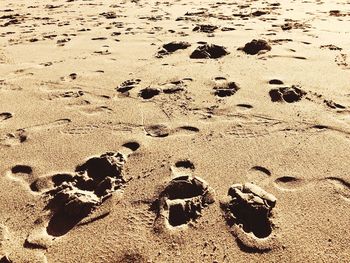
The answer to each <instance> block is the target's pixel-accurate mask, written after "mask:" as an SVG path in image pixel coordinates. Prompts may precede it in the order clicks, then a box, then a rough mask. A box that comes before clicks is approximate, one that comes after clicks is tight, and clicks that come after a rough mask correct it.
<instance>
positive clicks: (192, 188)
mask: <svg viewBox="0 0 350 263" xmlns="http://www.w3.org/2000/svg"><path fill="white" fill-rule="evenodd" d="M212 203H214V191H213V189H212V188H210V187H209V186H208V184H207V183H206V182H205V181H204V180H202V179H201V178H199V177H193V176H191V175H183V176H178V177H175V178H174V179H172V180H171V181H170V182H169V183H168V185H167V186H166V187H165V189H164V190H163V191H162V192H161V193H160V195H159V199H158V200H157V201H156V202H155V204H156V205H157V207H156V213H157V218H156V221H155V228H157V229H164V228H166V229H178V228H181V229H182V228H183V227H186V226H188V225H189V224H191V223H193V222H195V221H196V219H198V218H199V217H200V216H201V213H202V210H203V209H204V208H205V207H207V206H209V205H210V204H212Z"/></svg>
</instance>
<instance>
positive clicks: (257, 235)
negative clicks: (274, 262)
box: [222, 183, 276, 251]
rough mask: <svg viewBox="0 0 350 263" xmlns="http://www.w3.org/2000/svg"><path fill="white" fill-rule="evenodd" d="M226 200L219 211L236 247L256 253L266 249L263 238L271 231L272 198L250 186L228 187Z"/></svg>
mask: <svg viewBox="0 0 350 263" xmlns="http://www.w3.org/2000/svg"><path fill="white" fill-rule="evenodd" d="M228 197H229V201H228V202H226V203H222V209H223V210H224V214H225V218H226V221H227V224H228V225H229V227H230V229H231V230H232V232H233V234H234V235H235V236H236V238H237V241H238V242H239V244H240V247H241V248H242V249H243V247H244V249H248V250H257V251H264V250H268V249H270V247H271V244H270V243H269V242H270V240H269V239H267V238H269V237H270V236H271V235H272V231H273V223H272V221H271V217H272V209H273V208H274V207H275V205H276V197H274V196H273V195H272V194H270V193H267V192H266V191H265V190H263V189H262V188H260V187H259V186H257V185H255V184H252V183H245V184H234V185H232V186H231V187H230V189H229V191H228Z"/></svg>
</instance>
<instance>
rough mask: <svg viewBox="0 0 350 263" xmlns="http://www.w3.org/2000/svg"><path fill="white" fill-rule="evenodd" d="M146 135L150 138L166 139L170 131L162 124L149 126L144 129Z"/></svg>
mask: <svg viewBox="0 0 350 263" xmlns="http://www.w3.org/2000/svg"><path fill="white" fill-rule="evenodd" d="M145 131H146V134H147V135H148V136H151V137H156V138H157V137H161V138H162V137H167V136H168V135H169V133H170V129H169V128H168V127H167V126H166V125H163V124H156V125H149V126H146V127H145Z"/></svg>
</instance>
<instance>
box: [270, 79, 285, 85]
mask: <svg viewBox="0 0 350 263" xmlns="http://www.w3.org/2000/svg"><path fill="white" fill-rule="evenodd" d="M269 84H270V85H283V84H284V83H283V81H282V80H279V79H271V80H270V81H269Z"/></svg>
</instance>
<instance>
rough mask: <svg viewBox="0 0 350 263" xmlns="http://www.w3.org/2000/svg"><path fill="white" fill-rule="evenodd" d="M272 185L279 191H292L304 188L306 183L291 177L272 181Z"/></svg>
mask: <svg viewBox="0 0 350 263" xmlns="http://www.w3.org/2000/svg"><path fill="white" fill-rule="evenodd" d="M274 185H275V186H276V187H277V188H278V189H280V190H286V191H292V190H296V189H299V188H301V187H303V186H305V185H306V182H305V181H304V180H303V179H299V178H296V177H293V176H282V177H278V178H277V179H276V180H275V181H274Z"/></svg>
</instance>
